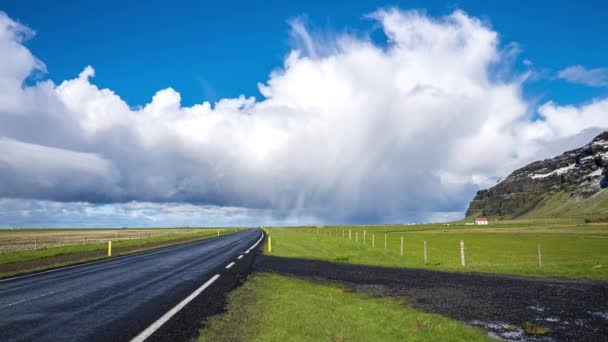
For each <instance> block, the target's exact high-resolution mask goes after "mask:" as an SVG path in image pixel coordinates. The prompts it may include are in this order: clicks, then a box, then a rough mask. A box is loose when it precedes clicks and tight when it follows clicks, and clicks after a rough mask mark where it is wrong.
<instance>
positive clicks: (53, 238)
mask: <svg viewBox="0 0 608 342" xmlns="http://www.w3.org/2000/svg"><path fill="white" fill-rule="evenodd" d="M227 231H229V230H228V229H197V230H195V229H156V230H152V229H146V230H144V229H133V230H88V231H83V230H78V231H73V232H66V231H48V232H44V231H41V232H40V233H38V232H31V231H30V232H3V233H0V253H6V252H14V251H27V250H32V251H35V250H39V249H44V248H55V247H66V246H76V245H94V244H102V243H107V242H108V241H112V242H113V243H114V242H119V241H129V240H142V239H152V238H158V237H166V236H171V235H174V236H176V237H178V236H184V235H192V234H204V235H207V234H208V235H214V234H218V235H221V234H224V233H226V232H227Z"/></svg>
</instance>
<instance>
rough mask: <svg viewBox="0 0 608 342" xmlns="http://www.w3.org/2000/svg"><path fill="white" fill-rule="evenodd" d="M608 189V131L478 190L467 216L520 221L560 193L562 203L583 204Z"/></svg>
mask: <svg viewBox="0 0 608 342" xmlns="http://www.w3.org/2000/svg"><path fill="white" fill-rule="evenodd" d="M606 187H608V132H604V133H602V134H600V135H598V136H597V137H595V138H594V139H593V141H591V142H590V143H589V144H587V145H585V146H583V147H581V148H578V149H575V150H572V151H568V152H565V153H564V154H562V155H560V156H558V157H555V158H552V159H546V160H543V161H537V162H534V163H531V164H529V165H527V166H525V167H523V168H521V169H519V170H516V171H515V172H513V173H511V174H510V175H509V176H508V177H507V178H505V179H504V180H502V181H500V182H498V183H497V184H496V185H494V186H493V187H491V188H490V189H486V190H481V191H478V192H477V195H476V196H475V198H474V199H473V201H472V202H471V204H470V205H469V209H468V210H467V213H466V215H467V217H469V216H476V215H482V216H492V217H495V216H498V217H505V218H516V217H520V216H524V215H526V214H527V213H530V212H532V211H534V210H537V209H539V208H540V207H542V206H543V205H546V204H547V203H548V202H549V198H552V197H553V198H555V196H556V195H557V194H559V195H560V197H559V198H560V201H563V200H564V199H565V200H569V198H572V199H573V200H574V199H576V200H578V201H580V200H585V199H587V198H590V197H592V196H598V194H599V193H603V192H604V188H606ZM566 194H567V195H566ZM602 196H603V195H602ZM603 197H605V196H603ZM553 202H555V201H553Z"/></svg>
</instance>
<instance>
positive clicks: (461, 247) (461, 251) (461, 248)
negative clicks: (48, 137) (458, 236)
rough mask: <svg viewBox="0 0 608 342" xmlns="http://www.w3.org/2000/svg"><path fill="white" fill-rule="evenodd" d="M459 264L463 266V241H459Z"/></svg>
mask: <svg viewBox="0 0 608 342" xmlns="http://www.w3.org/2000/svg"><path fill="white" fill-rule="evenodd" d="M460 264H461V265H462V266H465V262H464V241H462V240H460Z"/></svg>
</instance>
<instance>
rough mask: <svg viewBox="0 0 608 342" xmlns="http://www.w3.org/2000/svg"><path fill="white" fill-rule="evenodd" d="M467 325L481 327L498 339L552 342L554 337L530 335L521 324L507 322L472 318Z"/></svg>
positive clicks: (515, 341) (513, 341) (514, 341)
mask: <svg viewBox="0 0 608 342" xmlns="http://www.w3.org/2000/svg"><path fill="white" fill-rule="evenodd" d="M468 325H471V326H474V327H481V328H484V329H485V330H487V331H488V336H489V337H490V338H493V339H496V340H500V341H512V342H520V341H539V342H541V341H542V342H553V341H555V339H553V338H551V337H548V336H531V335H527V334H526V333H525V332H524V329H523V328H522V327H521V326H518V325H514V324H509V323H507V322H488V321H479V320H473V321H471V322H468Z"/></svg>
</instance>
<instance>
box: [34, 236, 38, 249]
mask: <svg viewBox="0 0 608 342" xmlns="http://www.w3.org/2000/svg"><path fill="white" fill-rule="evenodd" d="M34 250H35V251H37V250H38V238H34Z"/></svg>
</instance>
